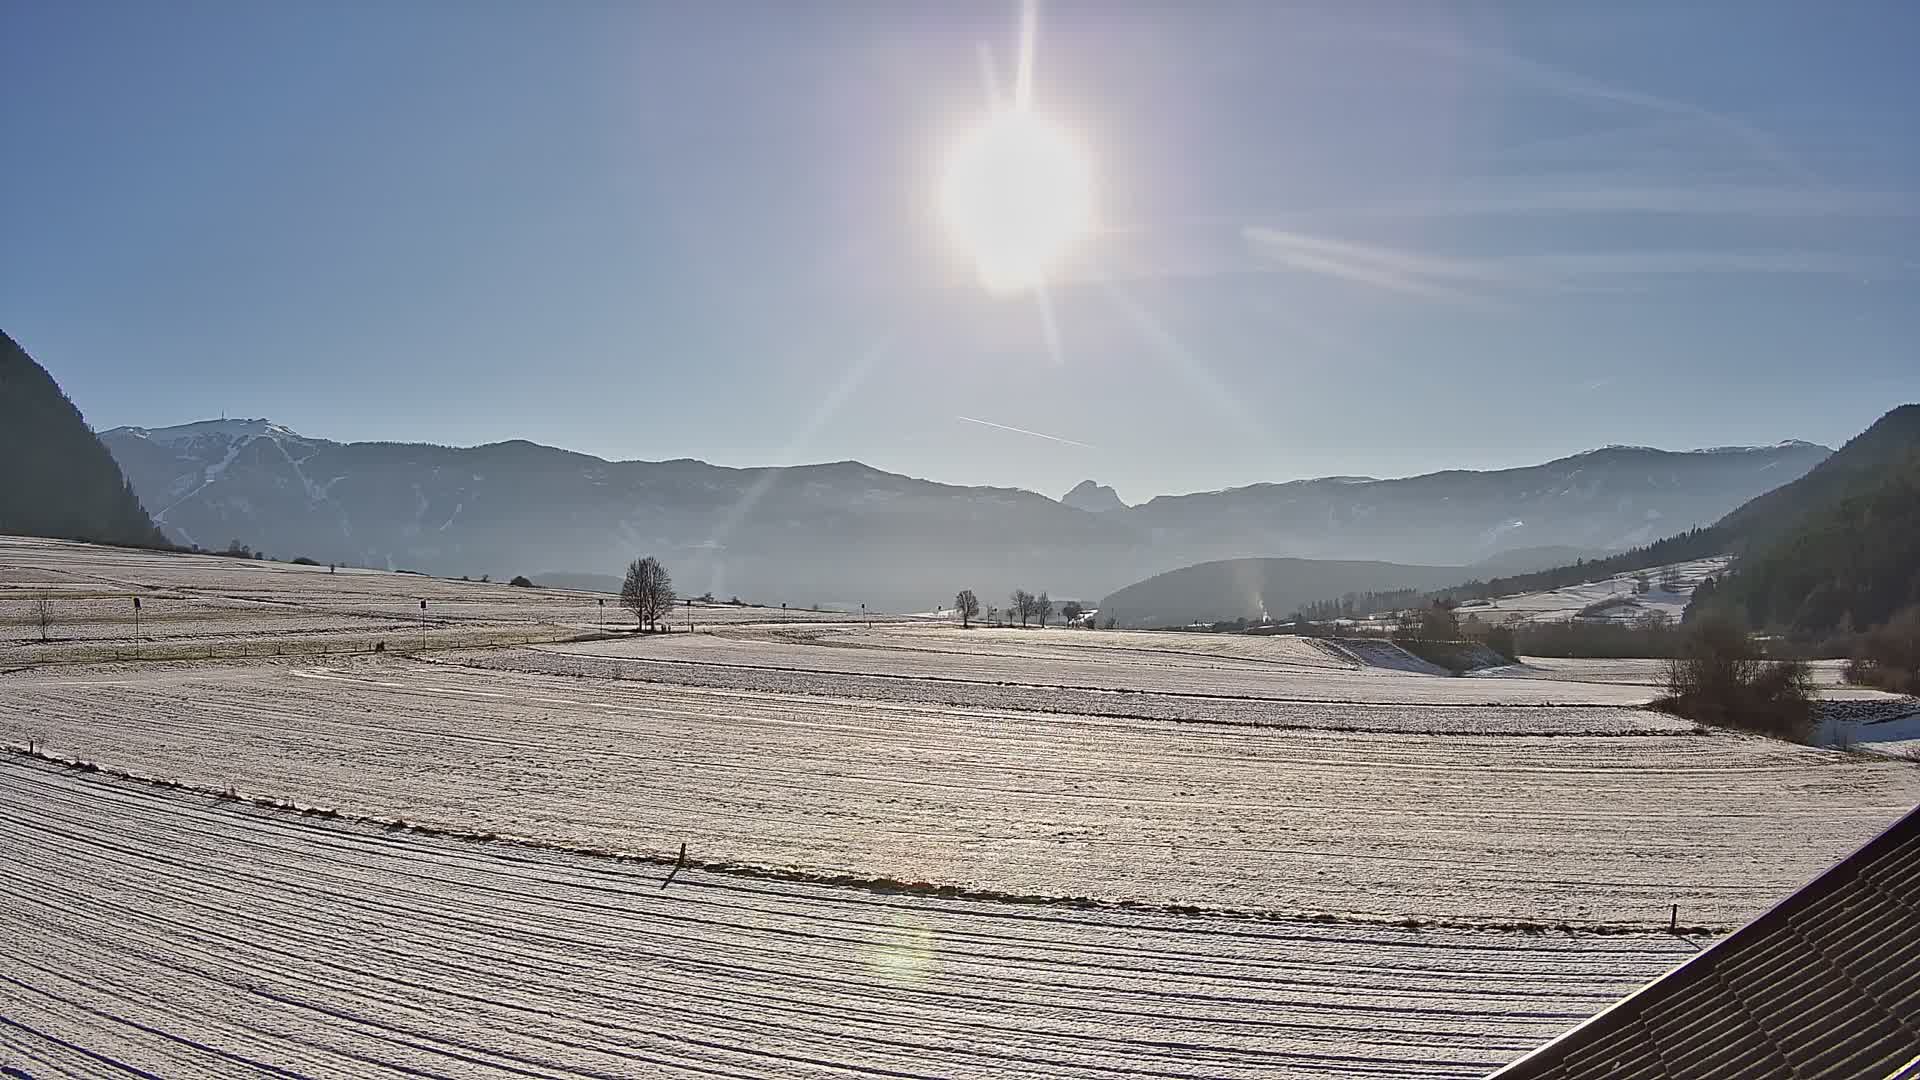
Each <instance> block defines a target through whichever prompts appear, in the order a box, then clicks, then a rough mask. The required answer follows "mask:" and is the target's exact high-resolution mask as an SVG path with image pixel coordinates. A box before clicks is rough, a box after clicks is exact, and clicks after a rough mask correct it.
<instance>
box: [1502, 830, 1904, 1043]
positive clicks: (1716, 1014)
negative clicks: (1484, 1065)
mask: <svg viewBox="0 0 1920 1080" xmlns="http://www.w3.org/2000/svg"><path fill="white" fill-rule="evenodd" d="M1787 842H1791V841H1790V840H1788V841H1787ZM1908 1076H1920V807H1916V808H1914V809H1913V810H1912V811H1911V812H1909V813H1908V814H1907V815H1906V816H1905V817H1903V818H1901V819H1900V820H1899V821H1898V822H1896V823H1895V824H1894V825H1893V827H1892V828H1889V829H1888V830H1887V831H1885V832H1883V833H1881V834H1880V835H1879V836H1877V837H1875V838H1874V839H1872V840H1870V841H1868V842H1867V844H1866V846H1864V847H1862V848H1861V849H1860V850H1858V851H1856V852H1854V853H1853V854H1851V855H1849V856H1847V857H1846V858H1845V859H1842V860H1841V861H1840V863H1839V864H1838V865H1836V866H1834V867H1833V869H1831V870H1828V871H1827V872H1826V873H1824V874H1821V875H1820V876H1819V877H1817V878H1815V879H1813V881H1811V882H1809V883H1808V884H1807V885H1805V886H1803V887H1802V888H1801V889H1800V890H1799V891H1798V892H1796V893H1794V894H1793V895H1792V896H1789V897H1787V899H1785V900H1783V901H1781V902H1780V903H1779V904H1778V905H1776V906H1775V907H1774V908H1772V909H1771V910H1769V911H1768V912H1766V913H1765V914H1763V915H1761V916H1760V917H1759V918H1757V919H1755V920H1753V921H1752V922H1750V923H1748V924H1747V925H1746V926H1743V927H1741V928H1740V929H1739V930H1737V931H1735V932H1734V933H1732V934H1731V935H1729V936H1727V937H1726V938H1724V939H1723V940H1721V941H1720V942H1718V943H1717V944H1715V945H1713V946H1712V947H1711V948H1709V949H1707V950H1706V951H1704V952H1702V953H1701V954H1700V955H1698V956H1696V957H1693V958H1692V959H1691V960H1688V961H1687V962H1686V963H1684V964H1682V965H1681V966H1679V967H1678V968H1675V969H1674V970H1673V971H1672V972H1670V973H1668V974H1667V975H1664V976H1662V977H1661V978H1659V979H1657V980H1655V981H1654V982H1652V983H1650V984H1648V985H1647V986H1645V987H1642V988H1641V989H1640V990H1638V991H1636V992H1634V993H1633V994H1632V995H1630V996H1628V997H1627V998H1625V999H1624V1000H1622V1001H1620V1002H1618V1003H1617V1004H1615V1005H1613V1006H1612V1007H1610V1008H1608V1009H1607V1010H1606V1011H1605V1012H1602V1013H1601V1014H1600V1015H1598V1016H1595V1017H1594V1018H1593V1019H1591V1020H1588V1021H1587V1022H1586V1023H1584V1024H1582V1025H1580V1026H1579V1027H1577V1028H1574V1029H1573V1030H1572V1031H1570V1032H1567V1033H1566V1034H1565V1035H1562V1036H1560V1037H1559V1038H1558V1039H1555V1040H1554V1041H1553V1042H1550V1043H1548V1044H1547V1045H1545V1046H1543V1047H1541V1048H1540V1049H1538V1050H1535V1051H1534V1052H1533V1053H1531V1054H1528V1055H1527V1056H1526V1057H1523V1058H1521V1059H1520V1060H1518V1061H1516V1062H1514V1063H1512V1064H1511V1065H1508V1066H1506V1067H1505V1068H1503V1069H1501V1070H1499V1071H1498V1072H1496V1073H1494V1074H1493V1078H1497V1080H1601V1078H1604V1080H1643V1078H1644V1080H1664V1078H1669V1077H1674V1078H1677V1077H1686V1078H1688V1080H1719V1078H1725V1080H1775V1078H1778V1080H1799V1078H1803V1077H1832V1078H1841V1077H1846V1078H1852V1077H1860V1078H1871V1080H1894V1078H1896V1077H1901V1078H1904V1077H1908ZM1493 1078H1490V1080H1493Z"/></svg>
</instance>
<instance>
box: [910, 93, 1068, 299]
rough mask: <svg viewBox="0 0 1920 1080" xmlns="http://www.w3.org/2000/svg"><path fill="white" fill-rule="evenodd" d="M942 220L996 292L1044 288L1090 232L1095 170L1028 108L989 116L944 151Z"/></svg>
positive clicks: (1064, 135) (1052, 126) (983, 280)
mask: <svg viewBox="0 0 1920 1080" xmlns="http://www.w3.org/2000/svg"><path fill="white" fill-rule="evenodd" d="M939 201H940V219H941V223H942V224H943V225H944V226H945V227H946V230H947V232H948V233H949V234H950V235H951V236H952V238H953V240H954V242H955V243H956V244H958V245H959V247H960V249H961V250H962V251H963V252H964V253H965V254H966V255H967V256H968V257H969V258H971V259H972V260H973V263H974V267H975V269H976V270H978V272H979V274H980V281H981V284H983V285H985V286H986V287H987V288H988V289H990V290H992V291H994V292H1012V291H1016V290H1022V289H1032V288H1037V287H1039V286H1041V285H1044V284H1045V283H1046V281H1047V277H1048V275H1049V274H1050V273H1052V272H1053V271H1054V270H1055V269H1057V268H1058V267H1059V265H1060V263H1061V262H1062V261H1063V260H1064V259H1065V258H1066V256H1067V255H1068V254H1069V253H1071V251H1072V250H1073V248H1074V245H1075V244H1076V243H1077V242H1078V241H1079V240H1080V239H1081V237H1083V236H1085V235H1086V233H1087V232H1088V231H1089V229H1091V228H1092V225H1093V169H1092V166H1091V164H1090V163H1089V161H1088V159H1087V155H1086V152H1085V151H1084V150H1082V149H1081V147H1080V145H1079V144H1078V143H1077V142H1075V141H1074V140H1073V139H1072V138H1071V137H1070V136H1068V135H1067V133H1066V132H1064V131H1062V130H1061V129H1060V128H1059V127H1058V126H1057V125H1055V124H1053V123H1052V122H1050V121H1049V120H1048V119H1047V118H1046V117H1045V116H1043V115H1041V114H1040V113H1037V112H1035V111H1034V110H1033V109H1031V108H1018V107H1016V108H1010V109H1001V110H998V111H996V112H994V113H993V114H992V115H991V116H989V117H988V118H987V121H986V123H984V124H982V125H981V126H980V127H979V128H978V129H976V130H974V131H972V132H969V133H968V134H967V135H965V136H964V137H962V138H961V139H960V140H959V141H957V142H955V143H954V144H953V146H952V147H951V148H950V149H949V150H948V151H947V156H946V159H945V161H944V163H943V167H942V169H941V172H940V192H939Z"/></svg>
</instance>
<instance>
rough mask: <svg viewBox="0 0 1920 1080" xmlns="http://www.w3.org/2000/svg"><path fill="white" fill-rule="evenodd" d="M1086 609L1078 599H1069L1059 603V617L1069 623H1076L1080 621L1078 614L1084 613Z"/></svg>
mask: <svg viewBox="0 0 1920 1080" xmlns="http://www.w3.org/2000/svg"><path fill="white" fill-rule="evenodd" d="M1086 610H1087V609H1086V608H1083V607H1081V606H1080V601H1078V600H1069V601H1067V602H1066V603H1064V604H1062V605H1060V617H1061V618H1062V619H1065V620H1067V621H1068V622H1070V623H1077V622H1079V621H1080V616H1081V615H1083V614H1085V613H1086Z"/></svg>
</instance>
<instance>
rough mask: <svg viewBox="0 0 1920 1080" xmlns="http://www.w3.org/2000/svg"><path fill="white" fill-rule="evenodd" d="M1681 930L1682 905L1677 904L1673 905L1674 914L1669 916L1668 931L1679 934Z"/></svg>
mask: <svg viewBox="0 0 1920 1080" xmlns="http://www.w3.org/2000/svg"><path fill="white" fill-rule="evenodd" d="M1679 932H1680V905H1679V904H1675V905H1673V914H1672V915H1670V916H1668V917H1667V933H1669V934H1677V933H1679Z"/></svg>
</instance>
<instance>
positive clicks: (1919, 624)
mask: <svg viewBox="0 0 1920 1080" xmlns="http://www.w3.org/2000/svg"><path fill="white" fill-rule="evenodd" d="M1843 674H1844V675H1845V677H1846V680H1847V681H1848V682H1850V683H1855V684H1858V685H1861V686H1877V687H1879V688H1880V689H1882V690H1890V691H1892V692H1894V693H1896V694H1914V693H1920V605H1913V606H1909V607H1905V608H1901V609H1900V610H1899V611H1896V612H1894V614H1893V617H1892V618H1891V619H1888V620H1887V621H1886V623H1885V624H1884V625H1882V626H1878V627H1875V628H1874V629H1872V630H1870V631H1868V632H1867V633H1865V634H1863V635H1861V637H1860V644H1859V648H1858V651H1857V652H1855V654H1854V656H1853V659H1851V660H1848V661H1847V666H1846V668H1845V670H1844V672H1843Z"/></svg>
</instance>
